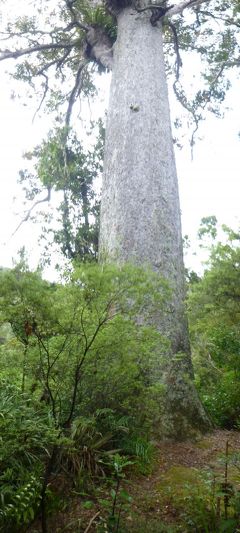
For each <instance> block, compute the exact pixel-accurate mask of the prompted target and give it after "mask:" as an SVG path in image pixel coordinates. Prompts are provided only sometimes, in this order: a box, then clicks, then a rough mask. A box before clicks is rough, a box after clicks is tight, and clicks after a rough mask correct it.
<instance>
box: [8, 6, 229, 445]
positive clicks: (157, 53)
mask: <svg viewBox="0 0 240 533" xmlns="http://www.w3.org/2000/svg"><path fill="white" fill-rule="evenodd" d="M239 13H240V6H239V2H238V1H237V0H226V1H222V0H221V1H220V0H183V1H176V3H175V5H168V4H167V2H166V1H165V0H162V1H160V2H159V3H157V2H150V1H148V0H146V1H145V0H106V1H105V2H103V3H101V2H95V1H89V2H83V1H81V0H62V1H51V0H49V1H48V2H37V3H36V4H35V9H34V10H33V16H31V17H26V16H20V17H18V18H17V19H16V20H15V22H14V24H11V23H9V24H8V27H7V29H6V33H5V34H4V35H3V39H4V41H3V42H4V45H3V47H2V54H1V59H2V60H6V59H16V60H17V67H16V71H15V74H14V76H15V77H16V78H17V79H21V80H24V81H28V82H29V83H30V85H31V86H32V87H35V91H36V90H37V91H39V90H41V91H42V96H41V98H40V104H42V103H43V101H44V100H45V101H46V102H47V105H48V106H49V107H50V109H51V110H52V109H54V110H56V109H58V107H59V106H60V105H61V104H63V105H65V119H64V120H63V131H64V132H65V135H66V138H67V134H68V131H69V125H70V119H71V112H72V108H73V104H74V102H75V101H76V99H77V97H78V95H79V93H80V92H82V94H85V95H86V94H87V95H89V94H92V91H93V90H94V76H92V74H94V75H95V73H96V72H98V71H100V72H102V71H104V70H112V72H113V74H112V83H111V90H110V103H109V110H108V119H107V128H106V140H105V159H104V179H103V190H102V204H101V220H100V257H101V260H102V261H103V260H104V261H117V262H118V263H120V264H121V263H123V262H126V261H128V262H129V261H130V262H131V261H133V262H135V263H138V264H143V265H144V264H146V265H150V266H151V267H152V268H153V269H154V270H155V271H157V272H159V273H160V274H161V275H162V276H164V277H165V278H166V279H167V280H168V282H169V285H170V287H171V289H172V298H171V301H170V303H169V306H168V308H167V309H166V310H165V312H164V313H163V312H162V311H161V313H160V312H159V313H155V314H154V316H152V319H151V321H152V323H153V324H154V325H155V326H157V329H159V331H160V332H162V333H163V334H164V335H166V336H167V337H168V338H169V339H170V341H171V349H170V352H169V359H168V362H167V363H166V362H165V363H164V365H163V368H162V372H163V380H164V383H165V386H166V405H165V412H166V420H165V421H164V420H163V427H162V431H163V432H164V433H165V434H167V435H171V436H173V435H175V436H176V435H177V436H182V435H183V434H184V433H185V432H186V431H188V430H189V427H190V428H191V427H198V428H202V429H203V428H204V429H206V428H208V427H209V421H208V418H207V416H206V415H205V413H204V411H203V409H202V407H201V404H200V402H199V400H198V398H197V395H196V393H195V390H194V388H193V385H192V377H193V373H192V365H191V358H190V349H189V340H188V331H187V323H186V319H185V312H184V297H185V295H184V269H183V259H182V238H181V222H180V207H179V197H178V185H177V176H176V167H175V160H174V151H173V139H172V132H171V124H170V114H169V103H168V91H167V82H166V72H167V73H168V74H170V75H171V72H172V71H175V79H174V85H173V86H174V92H175V94H176V96H177V98H178V100H179V101H180V102H181V103H182V105H183V106H184V107H185V109H186V110H187V111H188V112H189V113H190V115H191V119H192V122H193V131H194V133H195V132H196V129H197V127H198V123H199V121H200V120H201V118H203V117H204V116H205V112H206V109H208V110H209V108H210V107H211V110H212V111H214V112H215V113H218V112H219V104H221V103H222V102H223V100H224V97H225V93H226V90H227V89H228V87H229V81H228V78H227V76H226V73H227V71H228V70H229V69H230V68H233V67H236V66H237V65H238V64H239V50H238V47H237V31H238V29H239V26H240V17H239ZM6 43H7V44H6ZM4 48H5V49H4ZM164 52H165V55H164ZM188 53H191V56H190V57H191V58H192V61H194V62H195V61H196V63H197V62H198V61H199V59H198V57H200V59H201V62H202V67H203V68H202V74H201V77H200V78H199V86H198V87H197V89H196V91H195V94H191V96H188V94H187V93H186V91H185V88H184V85H182V83H181V77H180V72H181V68H182V62H183V60H185V63H186V64H187V65H188V68H189V65H191V59H189V60H188V59H187V58H188ZM93 65H95V67H93ZM53 71H54V74H53ZM70 79H71V80H72V85H70ZM47 98H48V100H47ZM58 115H59V111H58ZM58 120H59V117H58ZM191 142H192V144H193V142H194V135H193V137H192V141H191ZM63 144H64V143H63ZM63 153H64V161H65V163H66V162H67V159H68V153H67V150H66V149H65V148H64V147H63ZM140 319H141V320H144V316H142V317H140Z"/></svg>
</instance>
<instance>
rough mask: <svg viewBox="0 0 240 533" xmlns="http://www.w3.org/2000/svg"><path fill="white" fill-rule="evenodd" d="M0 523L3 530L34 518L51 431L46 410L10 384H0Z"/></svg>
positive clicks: (51, 438)
mask: <svg viewBox="0 0 240 533" xmlns="http://www.w3.org/2000/svg"><path fill="white" fill-rule="evenodd" d="M0 413H1V415H0V435H1V438H0V484H1V501H0V525H1V526H2V527H3V530H4V532H7V531H11V532H13V531H15V529H16V531H19V525H20V524H23V523H28V522H29V521H30V520H32V519H33V518H34V514H35V512H36V510H37V508H38V505H39V499H40V492H41V476H42V473H43V468H44V461H45V459H46V457H47V456H48V448H49V447H50V446H51V443H52V442H53V440H54V439H55V430H54V428H53V426H52V424H51V418H49V416H48V413H47V412H46V410H44V409H43V407H42V406H41V408H40V407H39V405H34V404H33V402H32V400H31V399H30V398H29V397H28V396H27V395H25V394H22V393H21V391H20V390H19V389H18V388H17V387H16V386H14V385H11V384H10V383H8V382H7V381H4V380H1V383H0Z"/></svg>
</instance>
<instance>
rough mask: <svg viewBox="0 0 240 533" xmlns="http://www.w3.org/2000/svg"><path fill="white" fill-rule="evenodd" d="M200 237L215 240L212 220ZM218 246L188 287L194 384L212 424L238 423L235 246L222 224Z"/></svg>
mask: <svg viewBox="0 0 240 533" xmlns="http://www.w3.org/2000/svg"><path fill="white" fill-rule="evenodd" d="M203 223H204V224H202V227H201V232H200V233H201V236H203V235H205V233H207V234H208V235H209V234H210V236H212V237H213V238H216V236H217V234H216V219H215V217H208V218H206V219H205V220H204V221H203ZM222 230H223V231H224V233H225V235H226V238H225V241H223V242H216V241H215V244H214V245H213V244H212V243H211V242H210V258H209V262H208V265H207V269H206V271H205V273H204V275H203V278H202V279H201V280H199V279H198V280H197V282H195V283H192V284H191V285H190V289H189V300H188V302H189V319H190V330H191V336H192V343H193V349H194V352H195V355H194V361H195V367H196V373H197V383H198V386H199V389H200V392H201V395H202V399H203V401H204V404H205V406H206V407H207V409H208V410H209V413H210V415H211V416H212V418H213V420H214V422H215V423H216V424H219V425H220V426H222V427H227V428H232V427H236V426H237V425H238V424H239V416H240V412H239V404H240V387H239V375H240V374H239V373H240V336H239V317H240V283H239V266H240V247H239V233H238V232H235V231H233V230H231V229H230V228H228V227H226V226H223V227H222Z"/></svg>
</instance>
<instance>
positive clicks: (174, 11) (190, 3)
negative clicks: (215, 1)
mask: <svg viewBox="0 0 240 533" xmlns="http://www.w3.org/2000/svg"><path fill="white" fill-rule="evenodd" d="M206 2H211V0H183V1H182V2H180V3H179V4H177V5H176V6H174V7H171V8H170V9H169V10H168V11H167V13H166V15H165V17H172V16H173V15H178V14H179V13H180V14H181V13H182V12H183V11H184V9H186V8H189V7H190V8H191V7H197V6H200V5H201V4H204V3H206ZM156 7H157V6H156Z"/></svg>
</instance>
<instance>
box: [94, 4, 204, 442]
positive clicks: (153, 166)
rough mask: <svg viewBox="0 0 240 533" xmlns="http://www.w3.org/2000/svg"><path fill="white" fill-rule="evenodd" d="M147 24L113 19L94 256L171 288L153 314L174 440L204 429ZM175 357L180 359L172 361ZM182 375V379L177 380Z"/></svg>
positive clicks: (159, 57)
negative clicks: (163, 347) (166, 346)
mask: <svg viewBox="0 0 240 533" xmlns="http://www.w3.org/2000/svg"><path fill="white" fill-rule="evenodd" d="M149 18H150V17H149V13H148V14H146V12H144V13H141V14H140V13H137V12H136V11H135V10H134V9H132V8H130V7H128V8H125V9H123V10H122V11H121V12H120V14H119V15H118V37H117V42H116V44H115V47H114V62H113V75H112V83H111V90H110V103H109V111H108V121H107V129H106V145H105V161H104V180H103V190H102V204H101V224H100V257H101V258H102V259H103V260H105V259H107V260H114V261H118V262H120V263H121V262H126V261H134V262H135V263H137V264H141V265H144V264H146V265H147V264H150V265H151V267H152V268H153V269H154V270H155V271H157V272H159V273H160V274H161V275H162V276H164V277H165V278H167V280H168V281H169V284H170V285H171V287H172V289H173V297H172V301H171V302H170V305H169V307H168V309H166V313H165V314H164V316H163V314H162V313H161V315H160V313H159V315H156V316H155V319H154V325H156V326H157V328H158V330H159V331H160V332H161V333H163V334H165V335H166V336H167V337H168V338H169V339H170V341H171V353H170V354H169V361H168V365H167V367H165V369H164V378H163V379H164V382H165V384H166V389H167V391H166V405H165V413H166V417H165V419H166V420H165V422H164V424H162V428H161V431H163V432H164V433H165V434H168V435H175V436H176V435H177V436H180V433H182V430H183V431H185V430H186V429H187V427H188V426H189V425H190V426H191V425H194V424H195V422H196V423H197V424H198V425H199V426H206V425H208V420H207V417H206V416H205V414H204V411H203V409H202V407H201V404H200V402H199V401H198V398H197V395H196V393H195V391H194V388H193V387H192V385H189V380H190V377H191V376H192V366H191V357H190V349H189V341H188V330H187V322H186V317H185V312H184V266H183V257H182V236H181V220H180V206H179V195H178V183H177V174H176V166H175V159H174V151H173V141H172V132H171V124H170V112H169V104H168V92H167V83H166V76H165V65H164V57H163V44H162V31H161V28H160V27H153V26H152V25H151V23H150V20H149ZM180 352H181V353H184V354H185V355H184V357H181V358H180V357H178V358H176V354H177V353H180ZM176 360H177V363H176ZM180 367H181V368H180ZM183 369H184V373H185V374H186V373H187V375H188V377H187V380H186V379H185V380H184V379H183V377H182V373H183ZM180 404H181V405H180ZM176 406H177V410H178V414H177V418H176ZM173 411H175V414H174V413H173ZM187 411H188V412H187ZM193 418H195V422H194V421H193ZM170 419H171V420H170ZM166 421H167V422H166ZM166 424H167V427H166ZM163 426H164V427H163ZM179 426H180V427H179Z"/></svg>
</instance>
